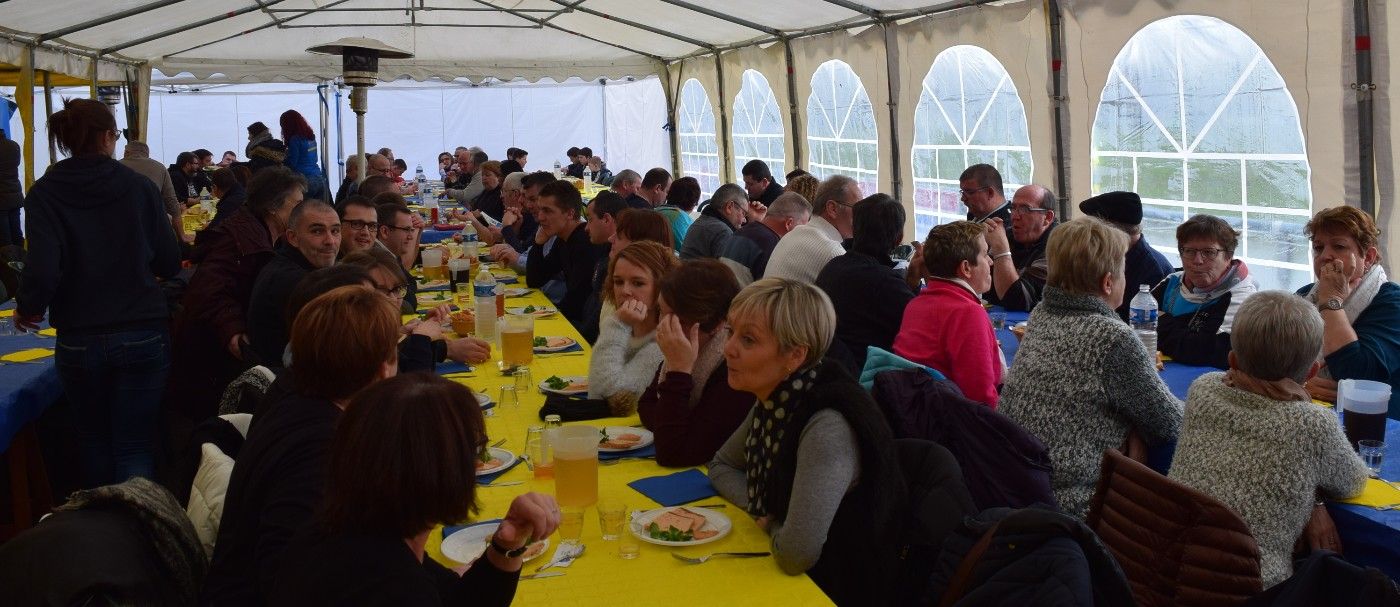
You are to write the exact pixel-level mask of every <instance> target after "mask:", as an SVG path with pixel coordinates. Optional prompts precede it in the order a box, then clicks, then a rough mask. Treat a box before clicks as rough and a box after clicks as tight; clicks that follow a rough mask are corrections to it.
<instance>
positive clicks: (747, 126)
mask: <svg viewBox="0 0 1400 607" xmlns="http://www.w3.org/2000/svg"><path fill="white" fill-rule="evenodd" d="M784 135H785V134H784V132H783V115H782V113H781V112H780V111H779V110H778V101H777V99H774V97H773V89H772V87H770V86H769V85H768V79H767V78H764V77H763V74H760V73H759V72H758V70H745V71H744V84H743V86H742V87H740V88H739V95H738V96H736V97H735V98H734V139H733V141H734V175H735V176H736V178H737V176H738V175H740V174H741V170H742V169H743V167H744V164H745V163H747V162H748V161H750V160H754V159H758V160H762V161H763V162H765V163H767V165H768V170H769V171H771V172H772V173H773V177H774V179H776V180H777V182H778V183H782V182H783V176H784V175H786V174H787V171H788V170H787V159H786V157H785V154H786V153H785V151H784V149H783V148H784V146H783V137H784Z"/></svg>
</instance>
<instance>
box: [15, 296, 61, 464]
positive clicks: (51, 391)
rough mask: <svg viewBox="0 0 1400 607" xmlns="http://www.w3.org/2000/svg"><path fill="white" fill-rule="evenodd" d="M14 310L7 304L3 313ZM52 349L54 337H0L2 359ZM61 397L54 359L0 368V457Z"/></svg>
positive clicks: (30, 335) (31, 335)
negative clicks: (6, 356) (16, 437)
mask: <svg viewBox="0 0 1400 607" xmlns="http://www.w3.org/2000/svg"><path fill="white" fill-rule="evenodd" d="M14 307H15V306H14V303H8V304H5V305H4V306H0V310H13V309H14ZM43 326H45V327H47V326H48V325H47V324H45V325H43ZM53 347H54V338H52V337H40V336H38V335H35V334H32V333H29V334H25V335H6V336H0V355H4V354H9V353H11V352H18V351H20V350H28V349H30V348H49V349H53ZM62 396H63V384H62V383H60V382H59V380H58V369H57V368H55V367H54V363H53V357H52V356H50V357H48V358H42V359H39V360H36V361H33V362H31V363H25V364H4V365H0V453H4V452H5V451H6V450H8V449H9V448H10V441H11V440H13V439H14V437H15V435H16V434H18V433H19V431H20V430H21V429H22V428H24V426H25V425H26V424H28V423H29V422H32V421H34V420H36V419H39V415H40V414H42V413H43V412H44V409H46V408H48V406H49V405H51V404H53V403H54V402H55V401H57V400H58V399H59V398H60V397H62Z"/></svg>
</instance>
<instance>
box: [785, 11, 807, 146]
mask: <svg viewBox="0 0 1400 607" xmlns="http://www.w3.org/2000/svg"><path fill="white" fill-rule="evenodd" d="M783 63H784V72H785V75H786V76H787V91H788V119H789V120H791V121H792V137H791V138H790V140H791V141H792V163H790V164H789V165H788V166H789V167H790V168H789V170H791V169H800V168H802V167H803V166H804V164H805V163H804V162H803V161H804V160H805V156H804V155H805V154H806V151H807V150H806V149H805V148H804V147H802V143H803V141H802V140H801V139H800V138H798V137H797V133H798V132H799V131H800V129H799V128H798V122H797V120H798V115H797V69H796V68H795V67H793V64H792V39H791V38H783Z"/></svg>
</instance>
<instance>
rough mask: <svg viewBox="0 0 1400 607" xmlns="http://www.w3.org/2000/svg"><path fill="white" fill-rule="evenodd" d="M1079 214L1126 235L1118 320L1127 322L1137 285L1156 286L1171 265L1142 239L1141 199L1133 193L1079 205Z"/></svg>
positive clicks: (1110, 194) (1106, 195) (1109, 194)
mask: <svg viewBox="0 0 1400 607" xmlns="http://www.w3.org/2000/svg"><path fill="white" fill-rule="evenodd" d="M1079 210H1080V211H1081V212H1084V213H1087V214H1089V215H1093V216H1094V217H1098V218H1099V219H1102V220H1104V221H1106V222H1108V223H1109V225H1112V226H1113V227H1115V228H1118V229H1120V230H1122V231H1124V232H1127V233H1128V238H1129V239H1131V240H1130V242H1129V244H1128V254H1127V256H1126V257H1127V259H1126V263H1125V264H1124V266H1123V277H1124V279H1126V280H1125V282H1124V287H1123V304H1122V305H1120V306H1118V316H1120V317H1122V318H1123V320H1124V322H1126V321H1127V320H1128V307H1129V304H1130V303H1132V299H1133V296H1134V295H1136V294H1137V292H1138V287H1139V286H1140V285H1147V286H1148V287H1149V288H1150V287H1155V286H1157V283H1159V282H1162V279H1163V278H1166V277H1167V275H1168V274H1171V273H1172V264H1171V263H1170V262H1168V261H1167V258H1166V256H1164V255H1162V254H1161V253H1159V252H1157V249H1154V248H1152V245H1150V244H1148V243H1147V239H1146V238H1143V236H1142V198H1140V197H1139V196H1138V195H1137V193H1135V192H1107V193H1104V194H1099V195H1098V196H1095V197H1093V198H1090V199H1088V200H1085V201H1084V202H1081V203H1079Z"/></svg>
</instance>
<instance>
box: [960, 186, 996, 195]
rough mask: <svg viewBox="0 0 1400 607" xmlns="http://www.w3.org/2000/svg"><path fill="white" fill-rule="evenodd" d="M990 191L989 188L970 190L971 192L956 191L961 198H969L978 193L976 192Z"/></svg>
mask: <svg viewBox="0 0 1400 607" xmlns="http://www.w3.org/2000/svg"><path fill="white" fill-rule="evenodd" d="M990 189H992V188H991V187H985V188H972V189H971V190H958V193H959V194H962V195H963V196H971V195H973V194H976V193H978V192H981V191H982V190H990Z"/></svg>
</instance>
